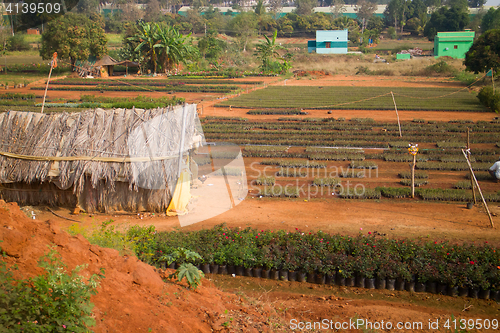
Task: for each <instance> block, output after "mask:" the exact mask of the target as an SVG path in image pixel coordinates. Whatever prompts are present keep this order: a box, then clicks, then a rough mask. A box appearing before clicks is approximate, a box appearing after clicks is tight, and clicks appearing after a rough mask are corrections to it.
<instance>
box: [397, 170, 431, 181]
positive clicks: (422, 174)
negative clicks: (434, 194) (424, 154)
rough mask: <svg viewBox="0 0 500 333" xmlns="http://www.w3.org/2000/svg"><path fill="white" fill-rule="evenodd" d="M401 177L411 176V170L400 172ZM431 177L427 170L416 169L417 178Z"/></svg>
mask: <svg viewBox="0 0 500 333" xmlns="http://www.w3.org/2000/svg"><path fill="white" fill-rule="evenodd" d="M399 177H401V178H403V179H410V178H411V171H403V172H400V173H399ZM424 178H429V175H428V174H427V172H425V171H415V179H424Z"/></svg>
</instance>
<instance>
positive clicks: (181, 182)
mask: <svg viewBox="0 0 500 333" xmlns="http://www.w3.org/2000/svg"><path fill="white" fill-rule="evenodd" d="M190 187H191V179H190V176H189V172H188V171H187V170H184V171H183V172H181V176H180V177H179V179H178V180H177V185H176V186H175V191H174V195H173V196H172V200H171V201H170V204H169V205H168V208H167V216H177V215H185V214H187V213H188V211H187V208H186V207H187V205H188V203H189V200H191V191H190Z"/></svg>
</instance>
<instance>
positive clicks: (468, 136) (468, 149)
mask: <svg viewBox="0 0 500 333" xmlns="http://www.w3.org/2000/svg"><path fill="white" fill-rule="evenodd" d="M469 133H470V128H469V127H467V157H468V158H469V161H470V134H469ZM469 174H470V183H471V189H472V198H473V199H474V204H476V203H477V199H476V191H474V188H475V184H474V180H473V179H472V172H470V170H469Z"/></svg>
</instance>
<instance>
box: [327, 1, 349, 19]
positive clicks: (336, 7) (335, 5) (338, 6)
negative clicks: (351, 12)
mask: <svg viewBox="0 0 500 333" xmlns="http://www.w3.org/2000/svg"><path fill="white" fill-rule="evenodd" d="M346 11H347V8H346V6H345V2H344V0H332V3H331V5H330V12H332V16H333V18H334V19H336V18H338V17H341V16H343V15H344V13H345V12H346Z"/></svg>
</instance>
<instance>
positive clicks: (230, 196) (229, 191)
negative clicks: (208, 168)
mask: <svg viewBox="0 0 500 333" xmlns="http://www.w3.org/2000/svg"><path fill="white" fill-rule="evenodd" d="M221 170H222V174H223V175H224V181H225V182H226V189H227V194H229V199H230V200H231V208H234V207H236V204H235V203H234V198H233V192H232V191H231V186H229V180H228V179H227V173H226V169H225V168H224V167H222V168H221Z"/></svg>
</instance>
